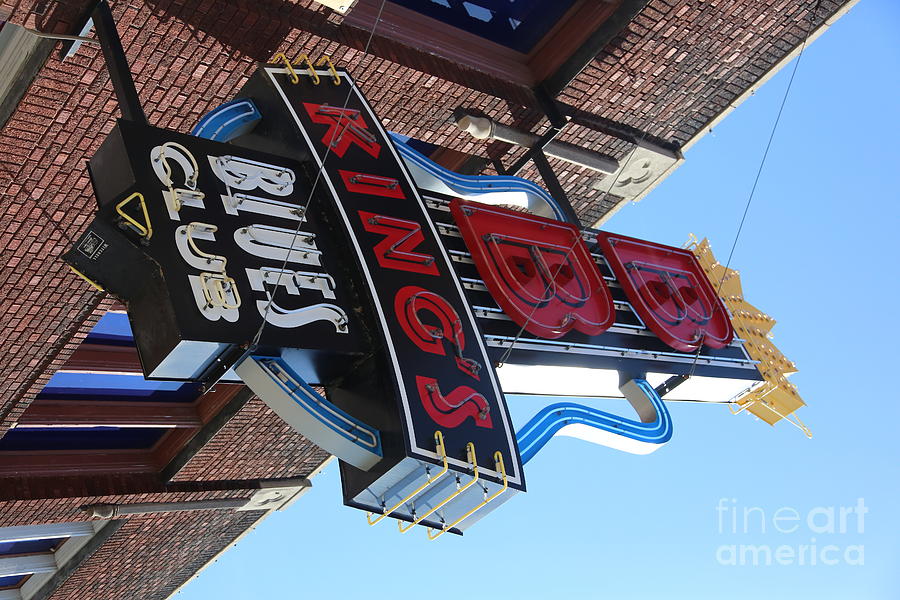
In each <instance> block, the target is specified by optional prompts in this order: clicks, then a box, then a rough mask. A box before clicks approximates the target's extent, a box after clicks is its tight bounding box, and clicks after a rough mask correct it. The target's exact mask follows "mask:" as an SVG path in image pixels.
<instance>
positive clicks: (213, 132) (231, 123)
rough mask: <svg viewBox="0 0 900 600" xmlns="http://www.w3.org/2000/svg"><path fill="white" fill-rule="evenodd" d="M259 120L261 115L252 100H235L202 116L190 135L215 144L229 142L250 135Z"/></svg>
mask: <svg viewBox="0 0 900 600" xmlns="http://www.w3.org/2000/svg"><path fill="white" fill-rule="evenodd" d="M261 120H262V114H261V113H260V112H259V109H258V108H256V104H254V103H253V100H249V99H247V98H237V99H236V100H232V101H231V102H226V103H225V104H222V105H220V106H218V107H216V108H214V109H212V110H211V111H209V112H208V113H206V114H205V115H203V117H201V118H200V121H198V122H197V125H195V126H194V128H193V129H192V130H191V135H193V136H196V137H200V138H204V139H207V140H214V141H216V142H230V141H231V140H233V139H234V138H236V137H240V136H242V135H244V134H245V133H250V131H252V130H253V128H254V127H256V124H257V123H259V122H260V121H261Z"/></svg>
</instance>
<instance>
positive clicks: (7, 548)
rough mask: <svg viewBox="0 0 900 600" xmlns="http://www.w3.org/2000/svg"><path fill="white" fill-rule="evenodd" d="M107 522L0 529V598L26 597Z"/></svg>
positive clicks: (61, 566)
mask: <svg viewBox="0 0 900 600" xmlns="http://www.w3.org/2000/svg"><path fill="white" fill-rule="evenodd" d="M108 525H109V522H108V521H92V522H89V523H54V524H50V525H23V526H17V527H2V528H0V600H29V599H30V598H31V597H32V596H34V595H35V594H36V593H37V592H38V591H40V590H41V588H42V587H43V586H44V585H45V584H46V583H47V582H49V581H50V580H51V579H52V578H53V576H54V575H55V574H56V572H57V571H58V570H60V569H61V568H63V567H64V566H66V564H67V563H69V562H70V561H71V559H72V557H73V556H75V555H76V554H77V553H78V551H79V550H81V549H82V548H83V547H84V546H85V545H87V544H88V543H89V542H91V540H92V539H94V536H95V535H96V534H97V533H99V532H100V531H101V530H103V529H104V528H105V527H106V526H108ZM110 531H112V530H110Z"/></svg>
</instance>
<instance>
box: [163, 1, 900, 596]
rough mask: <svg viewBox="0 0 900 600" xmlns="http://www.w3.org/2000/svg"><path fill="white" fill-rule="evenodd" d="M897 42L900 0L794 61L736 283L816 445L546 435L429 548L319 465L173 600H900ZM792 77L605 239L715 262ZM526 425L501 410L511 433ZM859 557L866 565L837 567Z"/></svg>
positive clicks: (710, 141)
mask: <svg viewBox="0 0 900 600" xmlns="http://www.w3.org/2000/svg"><path fill="white" fill-rule="evenodd" d="M898 31H900V3H897V2H896V0H863V1H862V2H861V3H860V4H859V5H858V6H857V7H856V8H854V9H853V10H852V11H851V12H850V13H849V14H848V15H847V16H845V17H844V18H842V19H841V20H840V21H839V22H838V23H837V24H836V25H835V26H834V27H833V28H832V29H831V30H830V31H828V32H826V33H825V35H824V36H822V37H821V38H820V39H819V40H818V41H816V42H815V43H814V44H812V45H811V46H810V47H809V48H808V49H807V51H806V52H805V54H804V55H803V58H802V62H801V65H800V70H799V72H798V74H797V77H796V80H795V81H794V87H793V91H792V93H791V96H790V98H789V99H788V105H787V107H786V109H785V114H784V116H783V118H782V122H781V126H780V129H779V131H778V133H777V136H776V139H775V143H774V146H773V148H772V151H771V154H770V156H769V161H768V164H767V167H766V169H765V171H764V172H763V176H762V180H761V182H760V185H759V189H758V190H757V194H756V197H755V199H754V201H753V204H752V206H751V208H750V213H749V217H748V219H747V223H746V226H745V229H744V232H743V234H742V236H741V239H740V242H739V244H738V248H737V252H736V254H735V257H734V261H733V265H732V266H734V267H735V268H738V269H739V270H740V271H741V274H742V280H743V282H744V290H745V293H746V295H747V297H748V299H749V300H750V301H751V302H752V303H754V304H756V305H757V306H759V307H760V308H762V309H763V310H765V311H767V312H768V313H769V314H771V315H773V316H774V317H775V318H776V319H777V320H778V325H777V326H776V328H775V335H776V339H775V341H776V343H777V344H778V345H779V347H780V348H781V349H782V350H783V351H784V352H785V353H786V354H787V356H788V357H789V358H791V359H792V360H794V361H795V362H796V363H797V365H798V366H799V368H800V372H799V373H798V374H796V375H795V376H794V378H793V381H794V383H796V384H798V385H799V388H800V392H801V394H802V395H803V397H804V398H805V400H806V402H807V403H808V405H809V406H807V407H806V408H803V409H801V411H800V413H799V414H800V416H801V418H803V419H804V420H805V422H806V423H807V424H808V425H809V426H810V427H811V428H812V430H813V432H814V435H815V437H814V438H813V439H812V440H808V439H806V438H805V437H804V436H803V435H802V434H801V433H800V432H799V431H798V430H796V429H794V428H793V427H791V426H789V425H785V424H781V425H779V426H777V427H775V428H771V427H769V426H768V425H765V424H764V423H762V422H759V421H755V420H754V419H753V418H752V417H750V416H748V415H739V416H732V415H730V414H729V413H728V410H727V409H726V408H725V407H724V406H708V405H700V406H698V405H683V404H679V405H673V406H671V412H672V416H673V419H674V422H675V435H674V437H673V439H672V441H671V442H670V443H669V444H668V445H667V446H665V447H664V448H662V449H661V450H659V451H658V452H656V453H655V454H652V455H649V456H633V455H629V454H624V453H620V452H616V451H613V450H609V449H606V448H602V447H598V446H591V445H588V444H587V443H585V442H582V441H579V440H575V439H570V438H555V439H554V440H552V441H551V442H550V444H548V446H547V447H546V448H545V449H544V450H543V451H542V452H541V453H540V454H539V455H538V456H537V457H536V458H535V459H534V460H533V461H531V462H530V463H529V464H528V468H527V477H528V486H529V492H528V493H527V494H524V495H519V496H517V497H516V498H514V499H513V500H512V501H510V502H509V503H508V504H506V505H505V506H503V507H502V508H501V509H499V510H497V511H496V512H494V513H493V514H491V515H490V517H489V518H486V519H484V520H483V521H481V522H480V523H478V524H477V525H476V526H475V527H473V528H472V529H471V530H470V531H469V532H468V533H467V534H466V536H465V537H464V538H459V537H455V536H444V537H442V538H441V539H440V540H439V541H438V542H429V541H428V540H427V539H426V537H425V533H424V531H421V530H414V531H412V532H410V533H408V534H406V535H400V534H399V533H398V532H397V530H396V527H395V526H394V525H393V523H388V522H385V523H382V524H381V525H380V526H377V527H369V526H368V525H366V522H365V515H364V514H363V513H362V512H360V511H357V510H353V509H350V508H345V507H343V506H342V505H341V499H340V487H339V481H338V477H337V469H336V466H335V465H331V466H330V467H329V468H328V469H327V470H326V471H325V472H324V473H323V474H322V475H321V476H319V477H318V478H316V479H315V482H314V483H315V487H314V489H313V490H312V491H311V492H310V493H308V494H307V495H306V496H305V497H303V498H302V499H301V500H300V501H298V502H297V503H296V504H295V505H294V506H293V507H291V508H290V509H289V510H287V511H285V512H283V513H275V514H273V515H272V516H271V517H270V518H268V519H267V520H266V521H264V522H263V523H262V524H261V525H260V526H259V527H258V529H257V530H256V531H254V532H253V533H252V534H250V535H249V536H247V537H246V538H244V539H243V540H242V541H241V542H240V543H239V544H238V545H237V547H236V548H234V549H232V550H231V551H229V552H228V553H226V554H225V555H224V556H223V557H221V558H220V559H219V560H218V562H217V563H216V564H214V565H212V566H211V567H210V568H209V569H207V570H206V571H205V572H204V573H203V574H202V575H201V576H200V577H199V578H198V579H197V580H195V581H194V582H192V583H191V584H190V585H188V586H187V587H186V588H185V589H184V590H183V591H182V592H181V593H180V595H179V596H178V597H179V598H180V599H196V598H237V597H248V598H266V597H273V598H274V597H287V598H316V599H330V598H341V599H346V598H367V599H372V598H387V597H392V598H427V599H428V600H440V599H444V598H446V599H454V600H458V599H461V598H479V599H480V598H485V599H497V598H546V597H565V598H646V597H665V598H690V599H705V598H726V597H727V598H748V599H750V598H752V599H754V600H755V599H758V598H767V599H780V598H817V599H826V598H840V599H845V598H854V599H875V598H878V599H882V598H883V599H889V598H890V599H896V598H900V541H898V540H900V517H898V511H900V506H898V491H900V472H898V471H900V469H898V464H900V460H898V459H900V451H898V450H900V442H898V438H900V436H898V434H897V432H896V431H895V430H894V429H893V426H889V424H890V423H893V422H894V420H895V419H898V418H900V407H898V399H900V398H898V396H900V393H898V391H897V390H898V386H897V383H896V382H895V381H894V380H893V379H892V378H891V377H889V375H892V374H895V372H896V370H897V369H898V362H897V358H896V357H897V350H896V338H897V336H898V333H900V331H898V326H897V322H898V320H897V317H896V316H895V315H896V310H897V309H896V308H894V306H893V305H894V304H896V298H897V297H898V294H900V285H898V268H897V257H898V251H897V249H896V244H897V239H898V234H897V231H898V226H900V218H898V217H900V210H898V200H900V193H898V191H897V190H898V185H897V181H896V179H895V178H896V177H897V176H898V173H900V144H898V140H900V125H898V107H900V102H898V97H900V78H898V74H900V34H898ZM790 69H791V66H788V67H787V68H786V69H784V70H783V71H782V72H781V73H780V74H779V75H778V76H776V77H775V78H774V79H773V80H771V81H770V82H769V83H767V84H766V85H765V86H764V87H763V89H762V90H761V91H760V92H759V93H757V94H756V96H755V97H753V98H751V99H750V100H749V101H747V102H746V103H744V104H743V105H742V106H741V107H739V108H738V109H737V110H736V111H735V112H733V113H732V114H731V115H730V116H729V117H728V118H727V119H726V120H725V122H724V123H723V124H721V125H720V126H719V127H718V128H716V130H715V131H714V132H713V133H712V134H711V135H707V136H706V137H705V138H704V139H703V140H702V141H701V142H700V143H699V144H698V145H696V146H695V147H694V148H693V149H692V150H691V151H690V152H689V153H688V155H687V161H686V163H685V164H684V165H683V166H682V167H681V169H679V170H678V171H677V172H676V173H675V174H674V175H672V176H671V177H670V178H669V179H668V180H667V181H665V182H664V183H663V184H662V185H661V186H660V187H659V188H657V189H656V190H655V191H654V192H653V193H652V194H651V195H650V196H649V197H648V198H646V199H645V200H643V201H642V202H641V203H639V204H635V205H631V206H629V207H627V208H626V209H624V210H623V211H622V212H620V213H619V214H618V215H617V216H616V217H615V218H614V219H613V220H612V221H611V222H610V223H609V224H608V225H607V228H608V229H610V230H613V231H618V232H621V233H625V234H629V235H634V236H638V237H644V238H647V239H651V240H657V241H660V242H663V243H668V244H673V245H680V244H682V243H683V242H684V241H685V239H686V237H687V235H688V233H689V232H695V233H697V234H698V235H700V236H704V235H705V236H708V237H710V238H711V240H712V242H713V247H714V249H715V250H716V251H717V253H718V255H719V256H720V257H721V259H722V260H723V261H724V259H725V258H726V257H727V253H728V249H729V248H730V246H731V243H732V240H733V239H734V235H735V230H736V228H737V223H738V220H739V218H740V215H741V212H742V210H743V208H744V204H745V202H746V200H747V195H748V193H749V190H750V186H751V184H752V182H753V177H754V175H755V173H756V169H757V166H758V164H759V160H760V157H761V154H762V150H763V148H764V146H765V142H766V138H767V136H768V133H769V131H770V128H771V124H772V121H773V119H774V117H775V114H776V111H777V109H778V104H779V103H780V101H781V98H782V94H783V92H784V89H785V86H786V84H787V80H788V76H789V74H790ZM539 407H540V404H539V403H538V402H537V401H525V402H523V401H518V402H517V403H516V404H514V405H513V406H512V407H511V410H512V412H513V418H514V420H515V421H516V424H517V426H520V425H522V424H523V423H524V422H525V420H527V418H528V417H529V416H530V415H531V414H533V412H534V411H536V410H537V409H538V408H539ZM898 420H900V419H898ZM886 424H888V425H886ZM859 498H862V499H864V500H863V501H864V504H865V507H866V508H867V509H868V512H867V513H866V514H865V515H864V519H865V520H864V530H863V531H862V532H859V531H858V525H859V523H858V517H857V515H856V514H855V513H854V514H850V515H849V516H848V521H847V531H846V532H845V533H840V531H835V532H834V533H828V532H823V530H825V529H827V523H826V522H825V519H826V518H827V512H828V510H830V509H834V511H835V515H836V516H839V515H840V507H841V506H852V505H856V504H857V502H858V499H859ZM721 499H725V500H724V503H723V504H722V506H724V507H725V508H730V507H731V506H736V507H737V510H738V511H739V512H738V527H737V532H736V533H735V532H733V531H732V529H731V521H730V518H731V517H730V514H731V513H730V512H724V511H723V512H722V513H721V514H722V516H723V517H724V520H723V529H724V531H722V532H721V533H720V531H719V516H718V515H719V514H720V513H717V511H716V507H717V505H719V504H720V502H722V500H721ZM732 499H735V501H734V502H733V501H732ZM754 507H758V508H759V509H761V510H754V511H753V512H751V514H750V516H751V519H750V523H749V525H750V527H749V529H750V531H748V532H746V533H745V532H744V527H743V525H744V524H743V512H742V511H743V509H744V508H754ZM780 507H789V509H793V510H796V511H797V513H798V514H799V515H800V517H801V522H800V523H799V527H798V528H797V531H795V532H794V533H781V532H779V531H778V530H777V529H776V528H775V524H773V522H772V517H773V516H775V512H776V511H777V510H778V509H779V508H780ZM810 511H813V515H814V516H813V525H814V528H815V529H816V531H813V529H811V528H810V527H809V526H808V524H807V523H806V517H807V516H808V515H809V513H810ZM761 512H765V514H766V516H767V517H768V522H767V524H766V530H765V532H764V533H763V532H761V531H760V526H759V515H760V513H761ZM779 514H780V515H781V516H785V515H790V514H792V513H790V512H782V513H779ZM777 525H779V526H780V527H781V529H782V530H786V531H789V530H790V529H791V528H792V527H793V525H792V523H791V522H790V521H784V520H783V521H780V522H778V523H777ZM836 528H838V526H837V525H836ZM742 544H743V545H766V546H769V547H771V548H772V549H773V550H775V549H776V548H777V547H778V546H782V545H785V546H789V547H791V548H792V549H793V552H795V553H798V552H801V550H800V546H801V545H805V546H810V545H816V546H817V554H818V553H820V552H821V549H822V548H823V547H824V546H828V545H833V546H837V547H838V550H837V551H835V550H828V551H826V556H825V558H826V559H832V558H834V559H836V560H837V561H838V564H836V565H823V564H821V563H819V564H816V565H814V566H813V565H809V564H805V565H803V566H800V565H798V564H796V562H797V561H799V558H798V557H796V555H795V558H794V563H795V564H792V565H779V564H777V563H776V564H773V565H772V566H752V565H745V566H740V565H738V566H732V565H722V564H720V562H719V561H718V560H717V553H720V554H719V558H722V557H723V556H724V557H725V558H727V556H728V555H727V551H726V554H725V555H722V554H721V552H722V550H720V547H722V546H726V547H728V546H731V545H735V546H740V545H742ZM860 545H861V546H863V548H864V550H863V555H862V559H863V561H864V564H862V565H853V564H847V560H846V556H845V555H844V552H846V551H847V549H848V547H851V546H860ZM802 551H803V552H805V553H806V558H807V560H806V562H807V563H808V562H809V558H808V556H809V549H806V550H802ZM785 552H786V551H785ZM819 558H821V556H819ZM748 559H749V555H748ZM850 559H851V561H858V560H859V559H860V557H859V555H858V548H856V549H851V556H850Z"/></svg>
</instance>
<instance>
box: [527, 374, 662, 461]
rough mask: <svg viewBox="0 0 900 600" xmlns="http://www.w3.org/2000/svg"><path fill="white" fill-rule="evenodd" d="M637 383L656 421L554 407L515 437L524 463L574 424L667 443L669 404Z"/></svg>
mask: <svg viewBox="0 0 900 600" xmlns="http://www.w3.org/2000/svg"><path fill="white" fill-rule="evenodd" d="M634 382H635V384H636V385H637V386H638V388H639V389H640V390H641V391H642V392H643V393H644V395H645V396H646V397H647V399H648V400H649V401H650V403H651V404H652V406H653V408H654V409H655V410H656V420H655V421H653V422H651V423H643V422H641V421H635V420H633V419H628V418H625V417H622V416H619V415H615V414H612V413H608V412H605V411H602V410H599V409H596V408H592V407H589V406H584V405H583V404H576V403H574V402H559V403H556V404H551V405H549V406H546V407H544V408H543V409H542V410H541V411H540V412H539V413H538V414H536V415H535V416H534V417H532V419H531V420H530V421H528V423H526V424H525V426H524V427H522V429H520V430H519V432H518V433H517V434H516V438H517V441H518V443H519V453H520V454H521V456H522V464H525V463H527V462H528V461H529V460H531V459H532V458H534V456H535V455H536V454H537V453H538V452H539V451H540V450H541V448H543V447H544V446H545V445H546V444H547V442H549V441H550V438H552V437H553V436H554V435H555V434H556V433H557V432H558V431H559V430H560V429H562V428H563V427H565V426H567V425H573V424H582V425H587V426H589V427H594V428H596V429H600V430H603V431H607V432H610V433H613V434H615V435H619V436H622V437H625V438H629V439H632V440H636V441H638V442H644V443H649V444H660V445H661V444H664V443H666V442H668V441H669V439H670V438H671V437H672V419H671V417H670V416H669V411H668V409H667V408H666V405H665V404H664V403H663V401H662V398H660V397H659V395H658V394H657V393H656V390H654V389H653V386H652V385H650V384H649V383H647V381H646V380H644V379H635V380H634Z"/></svg>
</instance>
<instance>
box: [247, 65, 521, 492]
mask: <svg viewBox="0 0 900 600" xmlns="http://www.w3.org/2000/svg"><path fill="white" fill-rule="evenodd" d="M323 79H324V78H323ZM340 79H341V82H340V84H339V85H333V84H332V83H331V81H330V80H328V81H327V82H325V83H323V84H320V85H314V84H313V83H312V82H311V81H310V80H309V79H308V78H306V77H303V76H301V77H300V82H299V83H297V84H294V83H292V82H291V78H290V77H289V75H288V74H286V73H285V72H284V70H283V69H281V68H277V67H269V68H265V69H264V70H262V72H260V73H257V75H256V76H255V77H254V79H252V80H251V82H250V84H249V85H248V86H247V87H246V88H245V89H244V90H243V91H242V94H241V95H242V96H243V97H248V96H249V97H251V98H253V99H254V101H257V102H258V104H260V105H265V106H266V107H267V108H268V107H270V106H271V105H272V103H271V100H270V99H269V98H270V95H271V94H272V93H273V92H274V93H275V94H276V95H277V97H280V98H281V100H282V102H283V106H282V107H281V111H280V114H279V113H277V112H273V110H272V109H269V110H267V111H263V116H264V121H269V122H278V123H283V122H284V121H283V119H289V120H290V121H292V122H293V123H294V124H295V125H296V131H297V134H298V140H299V141H301V143H302V144H303V145H304V146H305V147H306V148H308V149H309V150H310V152H311V154H312V156H313V159H314V162H315V164H317V165H318V166H320V167H322V174H321V182H320V185H321V186H323V187H324V188H326V189H327V190H328V191H329V192H330V196H331V198H332V200H333V202H334V207H335V209H336V212H337V215H338V216H339V218H340V219H341V220H342V222H343V226H344V229H345V235H346V236H347V240H348V241H349V245H350V246H351V247H352V248H353V250H354V252H355V258H356V262H357V264H358V269H359V274H360V275H359V285H360V287H361V288H363V289H365V290H366V291H367V293H368V299H369V301H370V304H369V305H368V306H367V309H368V310H369V311H370V314H371V317H372V320H373V321H374V322H375V323H377V324H378V326H379V327H380V331H379V335H380V337H381V340H382V344H381V345H382V347H383V354H382V356H381V359H380V360H379V361H377V362H375V363H372V364H370V365H368V366H366V367H365V368H363V367H360V368H359V369H357V370H356V372H355V373H351V374H349V375H348V377H347V378H346V381H345V382H344V383H343V385H341V386H338V389H329V398H331V399H332V400H333V401H334V402H335V403H336V404H338V405H339V406H342V407H343V408H344V409H346V410H349V411H350V412H352V413H353V414H356V415H358V416H359V417H360V418H362V419H363V420H366V421H367V422H369V423H371V424H373V425H376V426H378V427H379V429H380V430H381V431H382V435H383V438H384V446H385V459H384V460H383V461H382V462H381V463H380V464H379V465H377V466H376V467H375V468H374V469H372V470H371V471H369V472H365V473H364V472H362V471H358V470H356V469H354V468H353V467H350V466H349V465H346V464H342V476H343V479H344V487H345V489H344V492H345V499H349V498H353V497H355V496H356V495H357V493H358V492H359V491H360V490H361V489H363V488H366V487H368V486H369V485H370V484H371V483H372V482H374V481H375V480H377V479H378V478H379V477H381V476H382V475H384V474H386V473H388V472H389V471H390V469H391V468H392V467H393V466H394V465H395V464H397V463H398V462H399V461H401V460H403V459H404V458H406V457H413V458H416V459H418V460H425V461H429V462H432V463H436V462H438V454H437V453H436V452H435V431H436V430H440V431H441V432H442V433H443V438H444V443H445V446H446V451H447V455H448V457H449V460H450V466H451V469H454V470H459V471H467V470H469V467H470V464H469V462H468V461H467V460H466V459H467V453H466V447H467V444H469V443H474V447H475V450H476V455H477V461H478V465H479V472H480V475H481V476H482V477H484V478H486V479H488V480H493V481H499V480H500V479H501V478H500V475H499V473H497V472H496V470H495V452H498V451H499V452H500V453H501V454H502V456H503V463H504V465H505V467H506V472H507V475H508V482H509V486H510V487H511V488H514V489H518V490H523V489H524V478H523V474H522V469H521V464H520V461H519V456H518V450H517V448H516V444H515V435H514V431H513V428H512V423H511V420H510V418H509V414H508V411H507V408H506V405H505V401H504V399H503V395H502V393H501V391H500V387H499V384H498V382H497V378H496V375H495V373H494V370H493V367H492V365H491V363H490V359H489V357H488V354H487V351H486V348H485V346H484V342H483V340H482V336H481V333H480V331H479V329H478V325H477V323H476V321H475V317H474V314H473V313H472V310H471V308H470V307H469V304H468V302H467V301H466V297H465V294H464V291H463V289H462V286H461V285H460V283H459V281H458V280H457V278H456V276H455V274H454V272H453V267H452V264H451V262H450V259H449V257H448V255H447V252H446V250H445V249H444V247H443V245H442V244H441V243H440V240H439V238H438V233H437V230H436V228H435V226H434V224H433V223H432V221H431V219H430V218H429V217H428V213H427V210H426V208H425V205H424V203H423V201H422V199H421V198H420V197H419V193H418V190H417V189H416V187H415V186H414V184H413V183H412V180H411V178H410V176H409V174H408V172H407V170H406V168H405V166H404V165H403V163H402V160H401V159H400V157H399V155H398V154H397V152H396V150H395V148H394V147H393V144H392V142H391V140H390V138H389V137H388V136H387V134H386V132H385V131H384V130H383V128H382V127H381V125H380V123H379V121H378V119H377V118H376V117H375V115H374V114H373V112H372V110H371V108H370V107H369V106H368V104H367V102H366V101H365V99H364V97H363V96H362V94H361V93H360V92H359V90H358V89H357V88H356V86H355V85H354V84H353V82H352V80H350V78H349V77H347V75H346V74H345V73H343V72H341V73H340ZM236 143H243V141H242V140H237V141H236ZM323 165H324V166H323ZM363 373H365V376H363V375H362V374H363ZM357 376H358V377H357ZM354 379H356V380H357V381H358V385H356V386H354V384H353V381H354ZM377 379H380V380H381V382H382V384H383V386H384V387H383V388H382V393H383V397H381V398H380V399H379V398H376V397H375V394H374V393H373V392H374V391H375V390H374V389H373V386H372V381H373V380H377ZM366 386H367V387H368V389H365V388H366ZM379 403H381V404H380V405H379V408H378V409H377V410H375V409H373V407H374V405H375V404H379ZM383 410H387V411H390V412H392V413H394V414H395V415H396V419H395V422H394V423H385V422H384V421H383V419H379V418H378V416H377V414H378V413H379V412H382V411H383ZM392 430H395V431H392ZM392 433H396V434H398V435H399V436H400V438H402V439H396V440H395V442H399V443H402V447H396V446H395V447H394V448H393V450H392Z"/></svg>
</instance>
